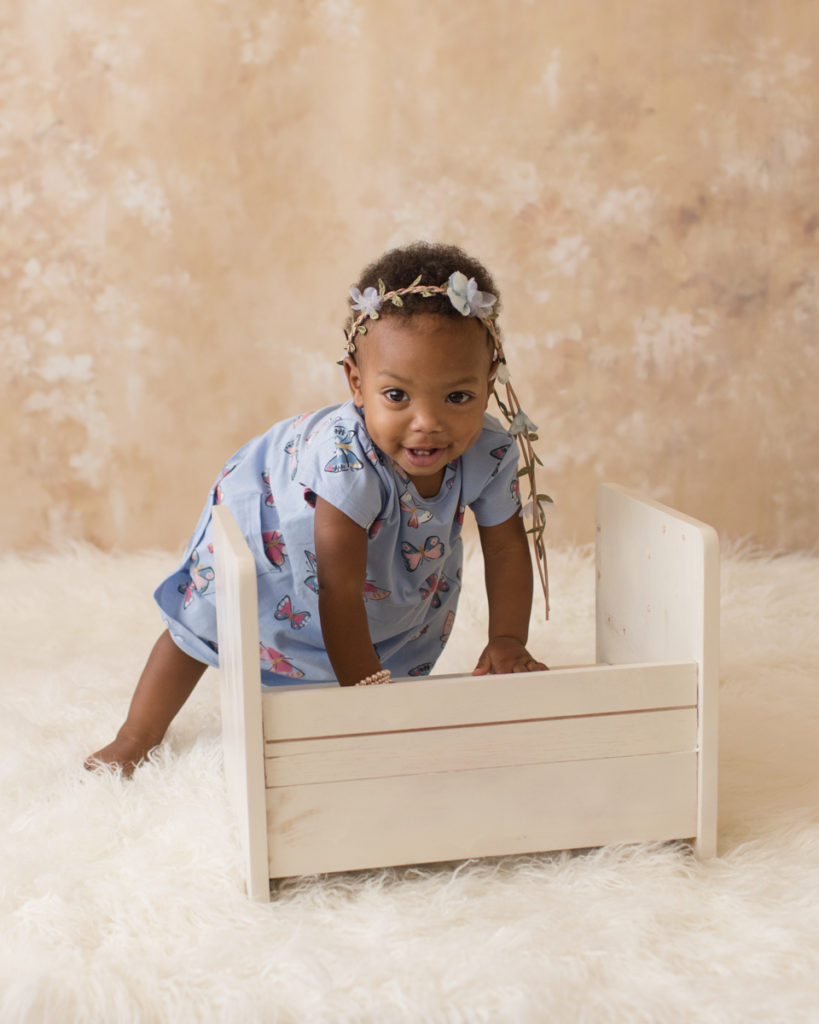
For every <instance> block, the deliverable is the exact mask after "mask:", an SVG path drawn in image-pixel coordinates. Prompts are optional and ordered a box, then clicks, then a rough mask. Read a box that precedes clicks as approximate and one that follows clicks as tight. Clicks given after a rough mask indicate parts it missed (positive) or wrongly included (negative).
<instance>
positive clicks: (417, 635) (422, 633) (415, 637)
mask: <svg viewBox="0 0 819 1024" xmlns="http://www.w3.org/2000/svg"><path fill="white" fill-rule="evenodd" d="M428 629H429V623H427V624H426V626H422V627H421V628H420V629H419V630H418V632H417V633H416V634H415V636H414V637H412V639H410V640H408V641H407V643H410V644H414V643H415V641H416V640H420V639H421V637H422V636H423V635H424V633H426V632H427V630H428Z"/></svg>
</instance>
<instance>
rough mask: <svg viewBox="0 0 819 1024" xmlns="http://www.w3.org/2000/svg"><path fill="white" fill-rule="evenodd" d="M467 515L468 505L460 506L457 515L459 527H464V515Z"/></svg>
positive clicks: (456, 520) (456, 519)
mask: <svg viewBox="0 0 819 1024" xmlns="http://www.w3.org/2000/svg"><path fill="white" fill-rule="evenodd" d="M465 513H466V505H458V511H457V512H456V513H455V522H456V523H457V524H458V526H463V525H464V514H465Z"/></svg>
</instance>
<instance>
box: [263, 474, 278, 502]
mask: <svg viewBox="0 0 819 1024" xmlns="http://www.w3.org/2000/svg"><path fill="white" fill-rule="evenodd" d="M262 480H264V485H265V488H266V490H267V494H266V495H265V499H264V503H265V505H267V507H268V508H275V507H276V499H275V498H274V497H273V491H272V490H271V488H270V470H269V469H266V470H265V471H264V473H262Z"/></svg>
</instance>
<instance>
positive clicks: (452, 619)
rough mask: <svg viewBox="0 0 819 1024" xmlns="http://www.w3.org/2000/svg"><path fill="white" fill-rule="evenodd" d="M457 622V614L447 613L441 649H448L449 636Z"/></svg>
mask: <svg viewBox="0 0 819 1024" xmlns="http://www.w3.org/2000/svg"><path fill="white" fill-rule="evenodd" d="M454 622H455V612H447V613H446V618H445V619H444V628H443V629H442V630H441V647H446V642H447V640H449V634H450V633H451V632H452V624H453V623H454Z"/></svg>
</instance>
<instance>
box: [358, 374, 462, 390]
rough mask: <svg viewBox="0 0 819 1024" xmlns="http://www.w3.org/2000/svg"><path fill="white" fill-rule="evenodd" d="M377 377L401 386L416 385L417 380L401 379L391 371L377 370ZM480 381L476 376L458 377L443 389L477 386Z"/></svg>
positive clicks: (399, 375)
mask: <svg viewBox="0 0 819 1024" xmlns="http://www.w3.org/2000/svg"><path fill="white" fill-rule="evenodd" d="M378 376H379V377H386V378H388V379H389V380H392V381H395V383H396V384H402V385H404V384H414V383H416V380H417V378H416V380H413V379H412V378H409V377H402V376H401V374H400V373H393V372H392V371H391V370H379V371H378ZM480 380H481V378H480V377H477V376H474V377H460V378H458V380H454V381H451V382H449V383H445V384H444V385H443V387H445V388H448V389H450V390H451V389H453V388H462V387H466V386H467V385H468V384H479V383H480Z"/></svg>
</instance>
